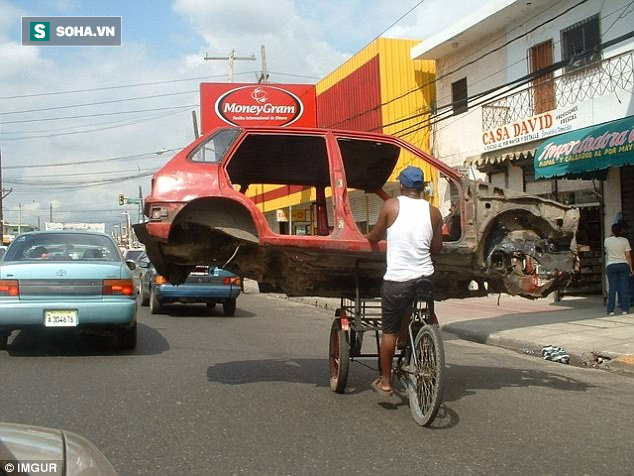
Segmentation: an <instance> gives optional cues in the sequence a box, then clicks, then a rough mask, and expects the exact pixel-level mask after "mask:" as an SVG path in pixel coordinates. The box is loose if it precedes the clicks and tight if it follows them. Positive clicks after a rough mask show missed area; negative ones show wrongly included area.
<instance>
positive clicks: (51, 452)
mask: <svg viewBox="0 0 634 476" xmlns="http://www.w3.org/2000/svg"><path fill="white" fill-rule="evenodd" d="M0 461H1V462H2V467H0V474H2V475H5V474H6V475H11V474H37V473H41V474H50V475H59V476H71V475H82V474H83V475H95V476H116V475H117V472H116V471H115V469H114V467H113V466H112V464H111V463H110V461H108V459H107V458H106V457H105V456H104V454H103V453H102V452H101V451H100V450H99V449H98V448H97V447H96V446H95V445H94V444H93V443H92V442H90V441H88V440H87V439H86V438H84V437H83V436H80V435H78V434H76V433H73V432H70V431H66V430H60V429H57V428H47V427H43V426H34V425H22V424H18V423H4V422H2V423H0Z"/></svg>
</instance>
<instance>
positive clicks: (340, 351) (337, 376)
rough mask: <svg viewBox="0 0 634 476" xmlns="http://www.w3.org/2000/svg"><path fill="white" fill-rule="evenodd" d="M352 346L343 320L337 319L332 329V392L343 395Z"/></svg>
mask: <svg viewBox="0 0 634 476" xmlns="http://www.w3.org/2000/svg"><path fill="white" fill-rule="evenodd" d="M349 365H350V346H349V345H348V340H347V339H346V332H345V331H344V330H343V329H342V328H341V320H340V319H335V320H334V321H333V322H332V327H331V328H330V390H332V391H333V392H337V393H343V392H344V390H345V388H346V383H347V382H348V367H349Z"/></svg>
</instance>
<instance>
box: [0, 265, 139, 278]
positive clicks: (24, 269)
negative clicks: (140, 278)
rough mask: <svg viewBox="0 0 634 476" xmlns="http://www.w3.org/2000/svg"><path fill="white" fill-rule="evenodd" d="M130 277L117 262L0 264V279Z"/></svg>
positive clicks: (126, 268)
mask: <svg viewBox="0 0 634 476" xmlns="http://www.w3.org/2000/svg"><path fill="white" fill-rule="evenodd" d="M131 277H132V275H131V274H130V271H129V269H128V267H127V266H126V265H125V264H123V263H118V262H107V263H92V262H91V263H73V262H68V261H53V262H45V263H42V262H38V263H18V262H9V263H3V264H2V266H0V279H64V278H73V279H131Z"/></svg>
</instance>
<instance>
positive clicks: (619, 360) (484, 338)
mask: <svg viewBox="0 0 634 476" xmlns="http://www.w3.org/2000/svg"><path fill="white" fill-rule="evenodd" d="M251 292H252V293H258V292H259V291H258V290H257V287H256V288H255V290H254V291H251ZM266 295H267V296H271V297H273V298H276V299H283V300H287V301H292V302H297V303H301V304H304V305H307V306H313V307H316V308H319V309H324V310H329V311H333V312H334V311H335V310H336V309H337V308H338V307H339V301H338V300H337V299H335V298H333V299H328V298H319V297H289V296H287V295H286V294H277V293H266ZM440 329H441V330H442V331H443V332H448V333H450V334H453V335H455V336H456V337H458V338H459V339H463V340H467V341H472V342H477V343H479V344H485V345H491V346H495V347H501V348H504V349H508V350H512V351H515V352H518V353H521V354H524V355H529V356H532V357H536V358H539V359H540V360H547V359H544V357H543V356H542V349H543V348H544V347H545V346H548V345H553V343H552V342H548V343H546V344H539V343H536V342H532V341H528V340H523V339H517V338H513V337H505V336H504V335H502V333H498V332H491V333H487V332H479V331H477V330H473V329H467V328H464V327H461V326H460V325H457V324H456V323H449V324H445V325H443V326H441V327H440ZM564 350H565V349H564ZM566 353H567V354H568V355H569V357H570V361H569V363H568V364H562V365H572V366H574V367H581V368H595V369H601V370H607V371H611V372H614V373H618V374H621V375H627V376H632V377H634V354H619V353H616V352H608V351H587V352H576V351H570V352H569V351H566ZM547 361H548V360H547ZM550 362H552V361H550Z"/></svg>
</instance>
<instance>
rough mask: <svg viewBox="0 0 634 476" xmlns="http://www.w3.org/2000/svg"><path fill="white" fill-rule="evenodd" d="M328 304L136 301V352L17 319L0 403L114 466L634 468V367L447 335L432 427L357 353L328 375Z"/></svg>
mask: <svg viewBox="0 0 634 476" xmlns="http://www.w3.org/2000/svg"><path fill="white" fill-rule="evenodd" d="M332 317H333V316H332V314H331V312H330V311H324V310H320V309H317V308H314V307H311V306H307V305H305V304H301V303H297V302H291V301H286V300H279V299H276V298H272V297H269V296H266V295H243V296H241V297H240V298H239V301H238V311H237V313H236V316H235V317H233V318H226V317H224V316H222V312H221V308H220V307H218V309H217V310H216V312H215V313H213V314H211V315H209V313H208V312H207V311H206V309H205V308H203V307H194V308H192V307H184V306H176V307H172V308H170V309H169V314H168V315H162V316H151V315H149V313H148V312H147V308H143V310H142V312H141V314H140V322H141V327H140V343H139V346H138V349H137V350H136V351H135V352H134V353H131V354H119V353H117V352H113V351H111V350H110V349H109V347H108V344H109V342H108V341H107V340H104V339H98V338H91V337H87V338H83V339H80V340H75V339H70V340H69V339H64V338H59V339H55V340H53V341H48V340H44V339H43V338H42V336H41V335H39V334H38V333H33V332H31V333H22V334H20V335H18V336H17V337H16V338H15V339H14V342H13V343H12V345H11V346H10V348H9V352H8V353H6V352H0V401H1V402H2V405H1V406H0V419H1V420H5V421H14V422H23V423H32V424H38V425H45V426H54V427H62V428H65V429H67V430H71V431H75V432H77V433H80V434H82V435H84V436H86V437H88V438H89V439H91V440H92V441H93V442H94V443H95V444H97V446H99V447H100V448H101V449H102V451H104V453H105V454H106V455H107V456H108V457H109V459H110V460H111V461H112V463H113V464H114V465H115V467H116V468H117V470H118V471H119V472H120V474H121V475H156V474H170V475H171V474H179V475H215V474H267V475H271V474H291V475H296V474H344V473H348V474H380V473H388V474H398V473H400V474H429V473H434V474H450V475H453V474H456V475H464V474H502V473H510V472H515V473H518V474H557V475H563V474H571V475H572V474H574V475H577V474H602V475H603V474H611V475H619V474H632V469H631V461H632V458H631V442H632V441H633V440H634V425H632V415H633V414H634V403H633V402H634V399H632V395H633V394H634V379H632V378H629V377H624V376H619V375H615V374H612V373H608V372H605V371H600V370H592V369H580V368H574V367H570V366H564V365H561V364H556V363H552V362H546V361H541V360H539V359H536V358H534V357H526V356H522V355H520V354H516V353H513V352H510V351H505V350H503V349H499V348H494V347H488V346H483V345H479V344H474V343H470V342H466V341H461V340H459V339H455V338H451V336H449V335H447V336H446V337H447V342H446V353H447V361H448V368H447V370H448V377H449V384H448V388H447V391H446V403H445V404H444V406H443V408H442V411H441V415H440V417H439V418H438V419H437V421H436V424H435V426H434V428H431V429H424V428H420V427H418V426H417V425H415V424H414V423H413V420H412V419H411V417H410V415H409V409H408V407H407V405H406V404H405V403H404V402H402V401H400V400H399V399H398V398H394V399H392V400H390V399H388V400H382V399H381V398H380V397H379V396H378V395H376V394H375V393H373V392H372V391H370V390H369V383H370V381H371V380H372V378H373V377H374V371H373V370H370V369H368V368H366V367H364V366H362V365H358V364H355V365H353V366H352V367H351V372H350V379H349V385H348V389H347V390H348V393H347V394H346V395H337V394H334V393H332V392H331V391H330V389H329V387H328V375H327V372H328V370H327V346H328V331H329V328H330V323H331V320H332Z"/></svg>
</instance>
